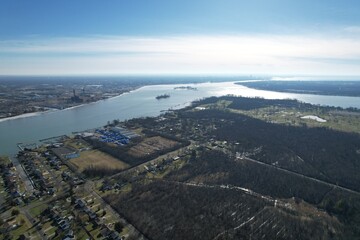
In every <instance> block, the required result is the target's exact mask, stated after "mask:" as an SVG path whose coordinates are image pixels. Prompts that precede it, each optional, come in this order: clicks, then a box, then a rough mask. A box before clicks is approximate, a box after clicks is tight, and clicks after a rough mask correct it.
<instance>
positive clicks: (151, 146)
mask: <svg viewBox="0 0 360 240" xmlns="http://www.w3.org/2000/svg"><path fill="white" fill-rule="evenodd" d="M177 144H178V142H176V141H173V140H169V139H166V138H163V137H160V136H156V137H150V138H146V139H145V140H143V141H142V142H140V143H139V144H137V145H136V146H134V147H132V148H130V149H129V151H128V154H129V155H131V156H134V157H143V156H146V155H150V154H152V153H155V152H156V151H161V150H165V149H169V148H172V147H174V146H176V145H177Z"/></svg>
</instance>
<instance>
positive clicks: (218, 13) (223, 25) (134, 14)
mask: <svg viewBox="0 0 360 240" xmlns="http://www.w3.org/2000/svg"><path fill="white" fill-rule="evenodd" d="M359 10H360V1H357V0H342V1H340V0H336V1H335V0H302V1H297V0H247V1H246V0H237V1H236V0H218V1H215V0H181V1H178V0H104V1H99V0H97V1H95V0H77V1H73V0H62V1H49V0H34V1H25V0H2V1H1V4H0V29H1V31H0V75H127V74H135V75H136V74H141V75H143V74H152V75H154V74H155V75H156V74H175V75H176V74H190V75H192V74H202V75H204V74H205V75H257V74H270V75H326V76H360V14H358V13H359Z"/></svg>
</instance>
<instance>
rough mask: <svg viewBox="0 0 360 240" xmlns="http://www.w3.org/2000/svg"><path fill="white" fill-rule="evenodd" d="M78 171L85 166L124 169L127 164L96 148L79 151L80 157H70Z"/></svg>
mask: <svg viewBox="0 0 360 240" xmlns="http://www.w3.org/2000/svg"><path fill="white" fill-rule="evenodd" d="M70 162H71V163H72V164H74V165H75V166H76V167H77V168H78V169H79V171H83V170H84V169H86V168H87V167H90V166H93V167H106V168H110V169H119V170H121V169H125V168H128V167H129V165H128V164H126V163H124V162H122V161H120V160H118V159H116V158H114V157H112V156H110V155H108V154H106V153H103V152H101V151H98V150H90V151H85V152H81V153H80V157H78V158H74V159H71V160H70Z"/></svg>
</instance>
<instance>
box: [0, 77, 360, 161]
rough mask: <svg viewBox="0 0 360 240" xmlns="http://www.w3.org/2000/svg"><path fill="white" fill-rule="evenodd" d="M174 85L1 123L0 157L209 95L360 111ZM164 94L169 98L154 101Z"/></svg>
mask: <svg viewBox="0 0 360 240" xmlns="http://www.w3.org/2000/svg"><path fill="white" fill-rule="evenodd" d="M177 86H184V84H176V85H152V86H145V87H141V88H139V89H137V90H135V91H132V92H129V93H125V94H122V95H120V96H117V97H114V98H110V99H106V100H102V101H99V102H95V103H90V104H86V105H82V106H79V107H75V108H70V109H65V110H59V111H52V112H45V113H39V114H35V115H34V116H28V117H20V118H15V119H9V120H3V121H0V155H14V154H15V153H16V152H17V151H18V149H17V143H19V142H22V143H34V142H37V141H38V140H40V139H44V138H49V137H53V136H59V135H64V134H70V133H72V132H75V131H82V130H86V129H92V128H96V127H101V126H103V125H105V124H106V123H107V122H108V121H111V120H113V119H119V120H125V119H131V118H135V117H145V116H157V115H159V114H160V113H161V111H162V110H168V109H179V108H183V107H185V106H188V105H189V104H190V103H191V102H192V101H194V100H197V99H201V98H205V97H210V96H222V95H227V94H233V95H238V96H245V97H263V98H267V99H285V98H291V99H298V100H300V101H303V102H308V103H312V104H320V105H328V106H339V107H345V108H347V107H356V108H360V98H359V97H342V96H321V95H311V94H294V93H280V92H271V91H263V90H255V89H251V88H247V87H244V86H241V85H237V84H234V83H233V82H220V83H199V84H186V86H191V87H194V88H197V91H193V90H184V89H174V88H175V87H177ZM165 93H166V94H170V96H171V97H170V98H167V99H161V100H156V99H155V97H156V96H158V95H161V94H165Z"/></svg>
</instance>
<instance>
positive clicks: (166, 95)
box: [155, 94, 170, 100]
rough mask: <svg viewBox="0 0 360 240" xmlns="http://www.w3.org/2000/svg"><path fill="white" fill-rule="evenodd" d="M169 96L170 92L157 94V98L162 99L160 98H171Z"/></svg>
mask: <svg viewBox="0 0 360 240" xmlns="http://www.w3.org/2000/svg"><path fill="white" fill-rule="evenodd" d="M169 97H170V95H169V94H162V95H158V96H156V97H155V98H156V99H157V100H160V99H164V98H169Z"/></svg>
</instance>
